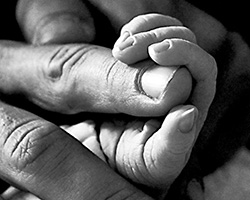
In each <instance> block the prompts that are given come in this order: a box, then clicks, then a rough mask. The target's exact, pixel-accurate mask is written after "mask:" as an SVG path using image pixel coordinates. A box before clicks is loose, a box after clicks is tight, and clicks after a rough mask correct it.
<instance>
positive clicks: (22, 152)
mask: <svg viewBox="0 0 250 200" xmlns="http://www.w3.org/2000/svg"><path fill="white" fill-rule="evenodd" d="M36 121H38V120H36ZM28 123H30V122H28ZM43 126H44V125H43V124H40V125H39V124H36V127H32V126H31V127H32V128H29V129H30V130H26V131H24V132H23V133H22V136H21V137H20V139H19V140H18V141H16V142H15V143H16V144H15V146H14V148H13V150H12V154H11V155H9V158H10V161H11V163H12V164H14V167H15V170H16V171H17V172H22V171H23V170H24V169H25V168H27V166H28V165H30V164H32V163H34V162H35V160H37V159H38V158H39V157H40V155H43V154H44V152H45V151H46V149H47V148H49V146H50V144H46V145H45V146H43V148H42V149H39V151H37V150H38V148H37V147H36V148H35V151H34V150H31V149H32V148H31V147H32V145H31V144H32V143H34V142H35V141H36V140H41V139H43V138H47V137H48V136H49V135H51V134H52V133H53V132H54V131H48V132H44V133H46V134H45V135H44V134H43V135H39V137H38V138H39V139H38V138H37V137H36V136H37V134H35V133H38V132H39V133H40V130H41V129H42V128H43ZM22 127H23V125H22V126H20V129H22ZM12 134H15V131H13V132H12ZM34 135H36V136H35V137H34ZM34 138H36V139H34ZM10 142H13V140H12V141H10ZM30 150H31V152H30V153H27V152H29V151H30ZM34 152H35V153H34ZM18 154H19V155H18ZM34 154H35V155H34ZM19 160H20V161H21V163H19ZM15 165H16V166H15Z"/></svg>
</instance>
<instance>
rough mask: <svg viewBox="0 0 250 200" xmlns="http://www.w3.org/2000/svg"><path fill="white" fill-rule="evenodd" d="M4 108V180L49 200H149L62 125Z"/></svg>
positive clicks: (0, 143)
mask: <svg viewBox="0 0 250 200" xmlns="http://www.w3.org/2000/svg"><path fill="white" fill-rule="evenodd" d="M0 106H1V109H0V116H1V123H0V127H1V128H0V130H1V131H0V152H1V153H0V161H1V162H0V175H1V178H2V179H4V180H5V181H7V182H9V183H10V184H13V185H15V186H16V187H18V188H19V189H22V190H25V191H28V192H30V193H33V194H35V195H36V196H37V197H39V198H41V199H45V200H50V199H91V200H93V199H98V200H99V199H107V198H114V199H124V198H128V197H131V199H150V198H149V197H147V196H146V195H144V194H143V193H142V192H140V191H139V190H137V189H136V188H134V187H133V186H132V185H130V184H129V183H128V182H126V181H125V180H124V179H123V178H121V177H120V176H118V175H117V174H116V173H115V172H113V171H112V170H111V169H110V168H109V167H108V166H107V165H106V164H105V163H104V162H102V161H101V160H100V159H99V158H97V157H95V156H94V155H93V154H92V153H90V152H89V151H88V150H87V149H86V148H84V147H83V146H82V144H81V143H79V142H78V141H76V140H74V139H73V138H72V137H71V136H69V134H67V133H65V132H64V131H62V130H61V129H59V128H58V127H57V126H55V125H53V124H51V123H50V122H48V121H45V120H43V119H41V118H39V117H37V116H35V115H33V114H31V113H29V112H26V111H24V110H21V109H19V108H15V107H12V106H9V105H6V104H4V103H2V102H1V103H0Z"/></svg>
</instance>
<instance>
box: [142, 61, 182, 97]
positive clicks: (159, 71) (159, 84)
mask: <svg viewBox="0 0 250 200" xmlns="http://www.w3.org/2000/svg"><path fill="white" fill-rule="evenodd" d="M178 69H179V67H161V66H159V67H152V68H149V69H147V70H146V71H145V72H143V74H142V76H141V77H140V84H139V85H140V86H141V88H140V89H141V90H142V91H143V92H144V93H145V94H146V95H147V96H149V97H151V98H154V99H160V98H161V97H162V96H163V95H164V93H165V92H166V90H167V87H168V85H169V83H170V82H171V80H172V79H173V77H174V75H175V73H176V72H177V71H178Z"/></svg>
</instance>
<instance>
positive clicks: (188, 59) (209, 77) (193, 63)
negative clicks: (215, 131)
mask: <svg viewBox="0 0 250 200" xmlns="http://www.w3.org/2000/svg"><path fill="white" fill-rule="evenodd" d="M149 54H150V57H151V58H152V59H153V60H154V61H155V62H157V63H159V64H161V65H185V66H186V67H187V68H188V69H189V71H190V73H191V74H192V76H193V78H194V79H195V81H196V85H195V88H194V91H193V93H192V97H191V102H192V103H193V105H195V106H196V107H197V108H198V110H199V112H200V115H199V116H200V118H199V119H200V123H203V122H204V120H205V117H206V115H207V112H208V109H209V106H210V104H211V102H212V100H213V98H214V95H215V89H216V77H217V65H216V62H215V60H214V58H213V57H212V56H210V55H209V54H208V53H207V52H205V51H204V50H202V49H201V48H200V47H199V46H198V45H196V44H194V43H191V42H189V41H185V40H181V39H171V40H164V41H163V42H160V43H155V44H153V45H151V46H150V47H149Z"/></svg>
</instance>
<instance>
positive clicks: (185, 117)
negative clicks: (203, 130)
mask: <svg viewBox="0 0 250 200" xmlns="http://www.w3.org/2000/svg"><path fill="white" fill-rule="evenodd" d="M197 116H198V110H197V108H195V107H192V108H190V109H188V110H186V111H185V112H184V113H182V115H181V119H180V122H179V130H180V131H181V132H182V133H189V132H190V131H192V130H193V127H194V126H195V123H196V119H197Z"/></svg>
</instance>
